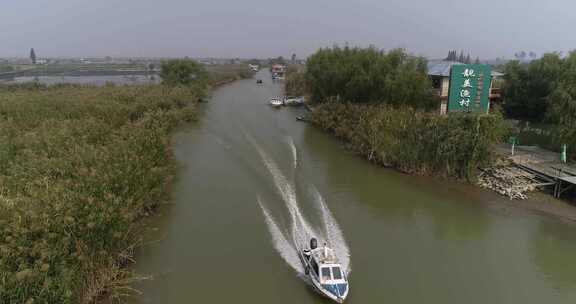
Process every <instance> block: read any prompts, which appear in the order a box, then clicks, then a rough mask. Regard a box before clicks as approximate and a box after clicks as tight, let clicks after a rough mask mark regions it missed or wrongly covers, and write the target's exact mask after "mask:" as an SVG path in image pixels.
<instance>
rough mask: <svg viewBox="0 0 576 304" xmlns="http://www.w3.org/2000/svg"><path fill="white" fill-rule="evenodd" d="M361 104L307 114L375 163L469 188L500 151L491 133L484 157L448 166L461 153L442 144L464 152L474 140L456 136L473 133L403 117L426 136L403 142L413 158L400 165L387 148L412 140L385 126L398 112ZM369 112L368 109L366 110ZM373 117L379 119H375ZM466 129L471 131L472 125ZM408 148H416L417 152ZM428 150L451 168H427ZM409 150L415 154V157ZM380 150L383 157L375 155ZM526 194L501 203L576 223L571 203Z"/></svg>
mask: <svg viewBox="0 0 576 304" xmlns="http://www.w3.org/2000/svg"><path fill="white" fill-rule="evenodd" d="M361 108H362V106H355V105H345V106H343V105H335V104H321V105H316V106H315V107H314V108H311V109H310V110H311V115H310V116H311V118H312V123H313V124H315V125H316V126H318V127H319V128H321V129H323V130H325V131H327V132H328V133H331V134H333V135H335V136H336V137H338V138H339V139H340V140H342V141H343V142H344V143H345V146H346V148H347V149H350V150H351V151H354V152H355V153H357V154H359V155H360V156H361V157H363V158H365V159H366V160H368V161H370V162H372V163H374V164H377V165H384V166H386V167H391V168H394V169H396V170H399V171H401V172H405V173H408V174H424V175H435V176H441V177H442V178H448V179H450V178H462V177H465V178H464V179H465V180H467V182H468V183H470V184H471V186H472V187H478V186H477V185H476V183H475V180H476V175H477V174H478V171H477V168H478V167H480V166H489V165H490V163H491V162H492V161H494V160H496V159H497V158H498V157H501V156H500V155H498V154H496V153H494V151H493V149H491V148H490V146H493V145H495V144H496V143H498V142H499V137H500V135H498V134H496V135H495V136H493V137H491V139H490V140H489V141H487V142H484V143H482V145H483V148H480V150H479V151H483V152H482V153H486V156H487V157H486V158H485V159H483V160H482V161H478V160H474V161H473V162H472V163H468V164H466V163H453V164H449V160H450V159H459V157H457V156H455V155H454V154H457V153H458V151H457V150H454V149H447V148H443V146H450V145H452V146H454V147H457V146H459V148H458V149H463V150H472V149H478V148H477V144H475V143H470V142H468V143H466V142H464V144H463V142H462V141H461V140H460V139H462V138H465V137H473V135H472V134H466V133H465V132H464V133H463V132H462V130H460V132H459V135H458V136H462V137H460V138H458V137H457V136H455V135H446V136H443V135H441V134H428V133H425V129H428V131H430V132H433V133H436V132H440V129H438V128H435V127H432V126H427V127H425V128H418V127H417V126H415V123H414V119H416V120H417V118H416V117H412V118H405V119H404V121H405V126H406V127H405V128H406V129H414V130H413V131H414V132H422V133H423V134H428V135H423V136H422V137H420V138H419V139H417V140H416V141H413V144H404V145H403V146H402V147H403V148H402V152H401V153H405V154H408V155H411V154H412V155H413V158H414V161H413V162H408V165H403V164H401V163H400V164H399V162H398V160H396V159H394V155H390V154H391V152H392V154H393V153H400V152H395V151H394V148H393V147H390V146H391V145H398V144H400V145H402V142H406V141H410V138H413V137H414V136H410V135H408V136H406V134H404V135H402V136H397V135H394V134H391V132H395V131H390V130H388V131H387V130H386V128H387V127H388V126H389V125H390V123H391V121H393V120H394V119H397V118H398V116H399V113H397V112H394V113H392V114H391V116H394V117H395V118H394V119H391V117H390V116H386V117H384V116H382V115H380V114H378V112H379V111H389V109H378V108H376V107H367V108H369V110H368V111H365V112H364V114H361V112H363V111H364V110H362V109H361ZM367 112H369V114H368V113H367ZM439 119H442V118H439ZM375 120H379V121H378V122H377V121H375ZM495 125H497V124H494V123H489V124H487V125H485V126H486V127H489V128H492V127H494V126H495ZM448 126H449V124H446V125H445V126H444V127H443V128H448ZM467 129H468V130H474V128H467ZM440 133H441V132H440ZM499 134H503V133H499ZM447 138H450V139H451V140H452V141H451V142H450V143H446V139H447ZM426 140H432V142H430V143H429V144H427V141H426ZM466 144H471V146H465V145H466ZM473 147H474V148H473ZM411 150H416V152H413V151H411ZM430 150H435V151H436V153H440V154H437V155H435V156H434V157H432V160H435V159H442V158H444V159H447V160H446V161H445V163H444V164H443V165H447V166H452V170H453V171H446V170H445V169H443V168H442V167H434V166H432V167H430V163H429V161H428V160H426V159H427V157H425V156H419V155H418V153H420V154H425V153H427V152H429V151H430ZM413 153H416V155H414V154H413ZM379 154H380V155H382V156H380V157H378V155H379ZM451 154H452V155H451ZM419 162H421V163H419ZM458 166H461V167H462V166H463V167H464V168H467V170H469V171H467V173H466V174H462V173H458V172H459V170H457V169H456V167H458ZM454 169H456V170H454ZM486 191H490V190H486ZM528 196H529V197H528V199H526V200H505V201H502V202H504V205H505V206H508V207H518V208H525V209H529V210H533V211H537V212H542V213H544V214H547V215H550V216H553V217H556V218H559V219H562V220H567V221H571V222H574V221H576V207H574V206H573V205H571V204H570V203H568V202H565V201H561V200H558V199H555V198H553V197H552V196H550V195H547V194H545V193H541V192H538V191H535V192H531V193H530V194H529V195H528Z"/></svg>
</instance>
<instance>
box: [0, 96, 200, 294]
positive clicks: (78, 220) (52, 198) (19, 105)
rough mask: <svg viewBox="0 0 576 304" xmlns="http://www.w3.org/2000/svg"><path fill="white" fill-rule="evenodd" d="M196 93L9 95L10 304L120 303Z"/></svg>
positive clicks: (1, 158) (1, 214)
mask: <svg viewBox="0 0 576 304" xmlns="http://www.w3.org/2000/svg"><path fill="white" fill-rule="evenodd" d="M199 97H200V96H198V94H197V93H196V91H195V90H194V89H192V88H183V87H175V88H169V87H163V86H135V87H113V86H107V87H101V88H96V87H79V86H54V87H50V88H46V87H43V86H38V85H31V86H21V87H10V88H0V142H1V144H0V303H88V302H93V301H94V300H95V299H97V298H98V297H100V296H102V294H103V293H106V294H107V295H109V296H112V297H113V298H114V297H120V296H122V295H124V294H126V293H128V292H129V291H130V289H129V288H127V287H126V286H127V285H126V283H128V282H129V281H130V280H131V278H132V274H131V273H130V272H129V271H127V270H125V269H124V268H123V267H122V264H123V263H125V262H126V261H128V260H129V259H130V252H131V250H130V249H131V248H132V245H133V244H134V241H135V239H136V238H135V236H136V234H135V228H136V227H137V226H136V223H137V220H138V219H139V218H141V217H142V216H145V215H147V214H148V213H149V211H150V210H151V209H153V208H154V207H155V206H157V204H158V203H159V202H161V201H162V200H164V199H165V194H166V191H165V190H166V187H167V185H168V184H169V182H170V179H171V177H172V175H173V173H174V161H173V159H172V157H171V153H170V151H169V150H170V131H171V130H172V129H173V128H174V127H175V126H176V125H178V124H179V123H181V122H183V121H186V120H190V119H192V118H193V114H194V110H195V103H196V101H197V100H198V98H199Z"/></svg>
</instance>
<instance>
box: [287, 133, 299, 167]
mask: <svg viewBox="0 0 576 304" xmlns="http://www.w3.org/2000/svg"><path fill="white" fill-rule="evenodd" d="M288 144H289V145H290V149H291V150H292V160H293V161H294V169H296V167H298V150H297V149H296V145H295V144H294V139H293V138H292V137H291V136H289V137H288Z"/></svg>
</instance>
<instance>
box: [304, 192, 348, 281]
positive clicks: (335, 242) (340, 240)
mask: <svg viewBox="0 0 576 304" xmlns="http://www.w3.org/2000/svg"><path fill="white" fill-rule="evenodd" d="M310 189H311V191H312V192H313V193H314V197H315V201H316V203H317V207H318V209H319V210H320V213H321V214H322V220H323V222H324V230H325V233H326V239H327V241H328V244H330V246H331V247H332V249H334V251H335V252H336V256H337V257H338V259H339V260H340V263H341V264H342V268H343V269H345V271H346V273H350V271H351V270H352V269H351V267H350V249H349V248H348V245H347V244H346V239H344V234H343V233H342V229H340V226H339V225H338V222H336V219H335V218H334V216H333V215H332V212H331V211H330V209H328V206H327V205H326V202H325V201H324V198H323V197H322V195H321V194H320V192H319V191H318V189H316V188H315V187H314V186H311V188H310Z"/></svg>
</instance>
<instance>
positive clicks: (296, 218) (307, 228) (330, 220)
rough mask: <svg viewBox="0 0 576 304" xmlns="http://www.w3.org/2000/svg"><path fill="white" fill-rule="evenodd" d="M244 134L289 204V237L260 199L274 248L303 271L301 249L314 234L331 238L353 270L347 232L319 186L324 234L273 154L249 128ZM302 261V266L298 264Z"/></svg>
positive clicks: (343, 261)
mask: <svg viewBox="0 0 576 304" xmlns="http://www.w3.org/2000/svg"><path fill="white" fill-rule="evenodd" d="M243 133H244V135H245V136H246V138H247V139H248V141H249V142H250V143H251V144H252V145H253V146H254V148H255V149H256V151H257V152H258V154H259V155H260V157H261V159H262V161H263V162H264V165H265V166H266V169H267V170H268V172H269V173H270V175H271V177H272V180H273V181H274V186H275V187H276V190H277V191H278V193H279V194H280V196H281V197H282V199H283V201H284V202H285V204H286V207H287V209H288V211H289V213H290V219H291V227H290V234H291V235H290V237H291V241H289V238H288V237H286V235H285V234H283V233H282V231H281V230H280V229H279V228H278V225H277V224H276V223H275V222H274V219H273V218H272V217H271V216H270V214H269V212H268V211H267V210H266V209H265V208H264V206H263V205H262V201H261V200H260V198H258V203H259V204H260V208H261V209H262V212H263V213H264V217H265V219H266V224H267V225H268V229H269V230H270V234H271V235H272V239H273V241H274V248H275V249H276V250H277V251H278V252H279V253H280V255H281V256H282V258H283V259H284V260H285V261H286V262H287V263H288V264H289V265H290V266H291V267H292V268H294V269H295V270H296V271H297V272H298V273H299V274H302V267H301V264H300V261H299V258H298V250H300V249H301V248H307V247H308V245H307V244H308V242H309V241H310V239H311V238H313V237H314V238H316V239H318V242H319V243H320V244H322V243H324V242H327V243H328V244H329V245H330V246H331V247H332V248H333V249H334V251H335V253H336V256H337V257H338V259H339V260H340V262H341V264H342V268H343V269H344V270H345V271H346V273H350V271H351V268H350V250H349V248H348V246H347V245H346V241H345V239H344V235H343V234H342V231H341V229H340V227H339V226H338V223H337V222H336V220H335V219H334V217H333V216H332V213H331V212H330V210H329V209H328V207H327V205H326V203H325V202H324V199H323V198H322V196H321V195H320V193H319V192H318V190H316V189H315V188H312V190H313V192H314V197H315V202H316V204H317V208H318V209H319V211H320V213H321V215H322V221H323V223H324V230H325V233H324V234H319V233H318V232H317V231H315V229H313V228H312V226H311V225H310V224H309V223H308V222H307V221H306V219H305V218H304V216H303V215H302V212H301V210H300V208H299V206H298V202H297V198H296V191H295V188H294V186H293V184H292V183H290V182H289V181H288V179H287V178H286V177H285V176H284V175H283V174H282V172H281V171H280V168H279V167H278V165H277V164H276V163H275V162H274V161H273V159H272V158H271V157H269V156H268V154H267V153H266V152H265V151H264V150H263V149H262V148H261V147H260V145H258V143H257V142H256V141H255V140H254V139H253V138H252V137H251V136H250V135H249V134H247V133H246V132H244V131H243ZM290 143H291V147H292V149H293V150H292V151H293V156H294V160H295V166H296V165H297V151H296V147H295V146H294V143H293V141H292V139H291V138H290ZM296 265H298V266H296Z"/></svg>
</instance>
